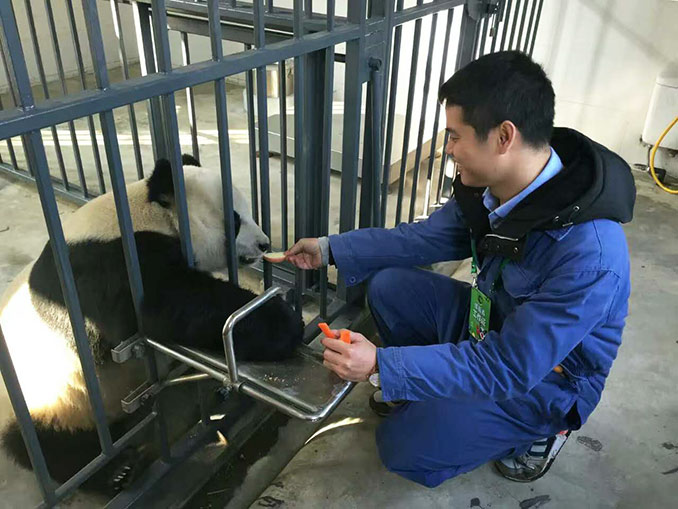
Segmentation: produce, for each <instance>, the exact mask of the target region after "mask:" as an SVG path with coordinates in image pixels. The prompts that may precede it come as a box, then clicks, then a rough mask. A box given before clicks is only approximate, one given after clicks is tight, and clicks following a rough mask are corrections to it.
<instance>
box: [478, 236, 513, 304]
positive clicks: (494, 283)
mask: <svg viewBox="0 0 678 509" xmlns="http://www.w3.org/2000/svg"><path fill="white" fill-rule="evenodd" d="M471 254H472V255H473V256H472V257H471V276H472V277H473V287H474V288H477V287H478V281H477V280H478V266H479V263H478V251H477V249H476V239H474V238H473V236H471ZM510 261H511V260H509V259H508V258H504V259H503V260H502V261H501V265H499V270H498V271H497V275H496V276H495V278H494V281H492V286H491V287H490V293H494V289H495V286H496V285H497V281H499V279H500V278H501V274H502V272H503V271H504V267H506V265H507V264H508V263H509V262H510Z"/></svg>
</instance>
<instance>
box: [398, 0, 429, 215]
mask: <svg viewBox="0 0 678 509" xmlns="http://www.w3.org/2000/svg"><path fill="white" fill-rule="evenodd" d="M423 3H424V2H423V0H417V5H423ZM421 23H422V20H421V18H418V19H417V20H416V21H415V22H414V42H413V44H412V60H411V63H410V85H409V88H408V90H407V108H406V110H405V111H406V113H405V128H404V131H403V149H402V153H401V156H400V180H399V181H398V201H397V203H396V214H395V224H396V225H397V224H398V223H400V219H401V217H402V211H403V199H404V192H405V178H406V170H407V156H408V154H409V151H410V150H409V144H410V127H411V125H412V112H413V109H414V94H415V90H414V87H415V85H416V84H417V66H418V63H419V43H420V41H421Z"/></svg>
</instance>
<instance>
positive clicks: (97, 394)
mask: <svg viewBox="0 0 678 509" xmlns="http://www.w3.org/2000/svg"><path fill="white" fill-rule="evenodd" d="M92 1H94V0H92ZM0 23H2V28H3V31H4V34H5V37H4V38H0V40H2V51H3V53H6V54H7V62H8V64H9V65H10V66H11V70H12V72H11V73H9V77H10V80H11V81H13V82H14V83H15V89H16V90H17V93H18V98H19V103H20V104H21V107H22V108H24V109H31V108H33V107H34V106H35V102H34V99H33V92H32V90H31V83H30V78H29V76H28V69H27V68H26V61H25V59H24V54H23V50H22V48H21V40H20V38H19V32H18V29H17V26H16V22H15V19H14V12H13V9H12V5H11V3H9V2H0ZM23 140H24V146H25V148H26V154H27V156H28V158H29V160H30V165H31V167H32V168H33V169H34V172H35V182H36V186H37V188H38V195H39V196H40V203H41V205H42V209H43V215H44V217H45V223H46V225H47V232H48V233H49V238H50V246H51V248H52V254H53V256H54V261H55V265H56V270H57V274H58V276H59V282H60V285H61V291H62V294H63V298H64V302H65V304H66V309H67V310H68V316H69V318H70V322H71V327H72V329H73V336H74V339H75V344H76V347H77V350H78V355H79V358H80V362H81V365H82V371H83V377H84V379H85V385H86V387H87V393H88V395H89V400H90V403H91V405H92V410H93V412H94V417H95V423H96V428H97V432H98V434H99V441H100V443H101V448H102V451H103V452H104V454H107V455H109V454H111V453H112V451H113V441H112V440H111V433H110V430H109V429H108V426H107V424H106V412H105V410H104V406H103V399H102V397H101V390H100V387H99V382H98V381H97V376H96V372H95V367H94V358H93V356H92V351H91V350H90V345H89V340H88V338H87V332H86V330H85V320H84V317H83V314H82V309H81V308H80V301H79V299H78V293H77V288H76V286H75V280H74V278H73V270H72V268H71V264H70V261H69V258H68V246H67V245H66V239H65V237H64V232H63V229H62V227H61V221H60V219H59V210H58V208H57V204H56V198H55V196H54V189H53V187H52V183H51V178H50V175H49V169H48V164H47V156H46V154H45V147H44V145H43V143H42V137H41V135H40V132H39V131H31V132H29V133H27V134H25V135H24V136H23Z"/></svg>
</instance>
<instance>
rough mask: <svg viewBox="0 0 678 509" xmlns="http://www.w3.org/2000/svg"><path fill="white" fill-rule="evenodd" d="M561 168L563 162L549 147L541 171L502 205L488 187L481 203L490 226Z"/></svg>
mask: <svg viewBox="0 0 678 509" xmlns="http://www.w3.org/2000/svg"><path fill="white" fill-rule="evenodd" d="M562 169H563V162H562V161H561V160H560V157H559V156H558V154H556V151H555V150H553V147H551V157H549V160H548V161H547V162H546V166H544V169H543V170H541V173H540V174H539V175H537V178H536V179H534V180H533V181H532V183H531V184H530V185H529V186H527V187H526V188H525V189H523V190H522V191H521V192H520V193H518V194H517V195H515V196H514V197H513V198H511V199H510V200H509V201H507V202H506V203H504V204H503V205H499V200H498V199H497V198H496V197H495V196H493V195H492V193H490V188H489V187H488V188H487V189H486V190H485V193H484V194H483V205H485V208H486V209H487V210H489V211H490V215H489V216H488V217H489V218H490V225H491V226H492V228H496V227H497V226H499V224H500V223H501V222H502V220H503V219H504V218H505V217H506V216H507V215H508V214H509V212H511V211H512V210H513V209H514V208H515V206H516V205H518V203H520V202H521V201H522V200H523V199H524V198H525V197H526V196H527V195H528V194H530V193H531V192H532V191H534V190H535V189H537V188H538V187H539V186H541V185H542V184H544V183H545V182H547V181H548V180H549V179H551V178H553V177H554V176H556V175H557V174H558V172H559V171H560V170H562Z"/></svg>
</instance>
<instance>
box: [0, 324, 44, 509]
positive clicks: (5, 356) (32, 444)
mask: <svg viewBox="0 0 678 509" xmlns="http://www.w3.org/2000/svg"><path fill="white" fill-rule="evenodd" d="M0 373H2V378H3V380H4V381H5V387H6V388H7V395H8V396H9V400H10V402H11V403H12V408H13V409H14V414H15V415H16V419H17V421H19V429H20V430H21V436H22V437H23V439H24V443H25V444H26V452H27V453H28V457H29V459H30V460H31V465H33V472H35V477H36V478H37V480H38V486H39V487H40V491H41V492H42V497H43V499H44V500H45V502H47V504H49V505H54V504H56V497H55V495H54V488H53V484H54V481H52V479H51V478H50V475H49V471H48V470H47V463H46V462H45V456H44V455H43V453H42V448H41V447H40V442H39V441H38V435H37V433H36V431H35V424H33V420H32V419H31V414H30V412H29V410H28V405H26V400H25V399H24V395H23V393H22V392H21V385H20V384H19V378H18V377H17V374H16V370H15V369H14V364H13V363H12V358H11V356H10V353H9V348H7V342H6V341H5V336H4V335H3V333H2V328H1V327H0Z"/></svg>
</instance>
